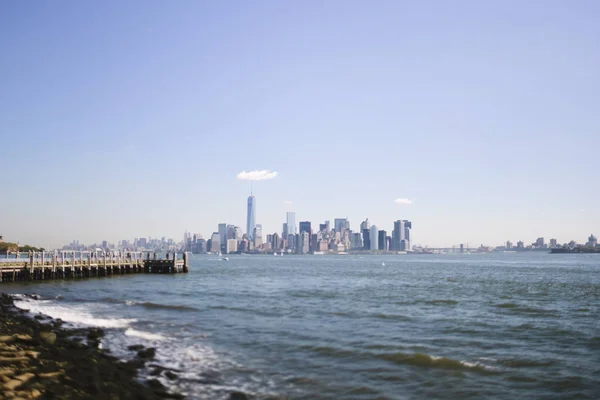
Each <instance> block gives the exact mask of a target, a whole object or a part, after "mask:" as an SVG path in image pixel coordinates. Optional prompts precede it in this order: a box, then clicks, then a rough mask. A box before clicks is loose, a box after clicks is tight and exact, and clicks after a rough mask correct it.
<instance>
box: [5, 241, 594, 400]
mask: <svg viewBox="0 0 600 400" xmlns="http://www.w3.org/2000/svg"><path fill="white" fill-rule="evenodd" d="M0 288H1V289H2V290H4V291H9V292H12V293H24V292H29V293H32V292H35V293H39V294H41V295H42V297H43V298H44V299H45V300H43V301H38V302H35V301H31V302H27V301H23V302H21V303H20V305H21V306H22V307H25V308H31V309H32V310H33V311H40V312H45V313H48V314H50V315H52V316H55V317H60V318H62V319H64V320H66V321H69V322H71V323H74V324H76V325H92V326H101V327H105V328H107V329H106V331H107V336H106V338H105V340H104V343H103V345H104V346H105V347H108V348H110V349H111V350H112V351H113V352H114V353H115V354H117V355H120V356H122V357H127V356H128V353H127V351H125V350H124V349H125V347H126V346H127V345H129V344H137V343H142V344H145V345H147V346H154V345H155V346H157V347H158V349H159V350H158V358H159V360H160V362H161V363H162V364H164V365H168V366H171V367H175V368H179V369H183V370H185V373H183V374H181V377H182V379H181V380H180V381H179V382H178V383H177V384H176V387H177V389H178V390H181V391H183V392H185V393H187V394H188V395H189V396H190V398H192V399H196V398H197V399H203V398H207V399H213V398H214V399H219V398H227V396H228V394H229V393H230V392H231V391H232V390H243V391H246V392H248V393H252V394H254V395H256V396H257V397H258V398H266V397H267V396H269V395H279V396H287V397H289V398H292V399H331V398H335V399H408V398H477V399H480V398H498V399H515V398H544V399H552V398H557V399H558V398H590V399H594V398H600V322H599V320H598V316H599V315H600V313H599V311H600V256H599V255H549V254H541V253H526V254H520V253H517V254H489V255H477V254H473V255H447V256H437V255H426V256H407V255H398V256H351V255H347V256H284V257H273V256H269V257H267V256H231V257H230V261H229V262H226V261H221V260H220V259H218V258H215V257H212V258H211V257H210V256H194V257H193V258H192V262H191V268H190V273H189V274H187V275H185V274H178V275H172V276H165V275H131V276H126V277H116V278H99V279H89V280H86V281H55V282H44V283H35V284H25V285H24V284H11V285H3V286H0ZM165 383H168V382H165Z"/></svg>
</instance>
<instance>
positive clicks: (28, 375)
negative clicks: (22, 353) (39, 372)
mask: <svg viewBox="0 0 600 400" xmlns="http://www.w3.org/2000/svg"><path fill="white" fill-rule="evenodd" d="M34 376H35V374H32V373H31V372H27V373H25V374H21V375H19V376H15V379H17V380H19V381H21V382H23V383H26V382H28V381H29V380H30V379H31V378H33V377H34Z"/></svg>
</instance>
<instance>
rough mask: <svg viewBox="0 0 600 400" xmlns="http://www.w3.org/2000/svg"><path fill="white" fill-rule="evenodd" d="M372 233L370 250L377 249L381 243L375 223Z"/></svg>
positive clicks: (372, 226)
mask: <svg viewBox="0 0 600 400" xmlns="http://www.w3.org/2000/svg"><path fill="white" fill-rule="evenodd" d="M370 232H371V234H370V235H369V239H370V241H371V248H370V250H377V247H378V245H379V243H378V240H377V226H375V225H371V231H370Z"/></svg>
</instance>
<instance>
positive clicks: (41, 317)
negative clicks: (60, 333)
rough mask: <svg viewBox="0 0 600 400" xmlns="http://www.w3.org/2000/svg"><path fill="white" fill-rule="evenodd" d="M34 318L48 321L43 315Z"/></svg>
mask: <svg viewBox="0 0 600 400" xmlns="http://www.w3.org/2000/svg"><path fill="white" fill-rule="evenodd" d="M33 318H35V319H37V320H42V319H46V317H44V316H43V315H41V314H38V315H36V316H35V317H33Z"/></svg>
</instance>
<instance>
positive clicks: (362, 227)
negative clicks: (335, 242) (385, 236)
mask: <svg viewBox="0 0 600 400" xmlns="http://www.w3.org/2000/svg"><path fill="white" fill-rule="evenodd" d="M365 229H371V224H370V223H369V218H367V219H365V220H364V221H363V222H362V223H361V224H360V231H361V232H362V231H364V230H365Z"/></svg>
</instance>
